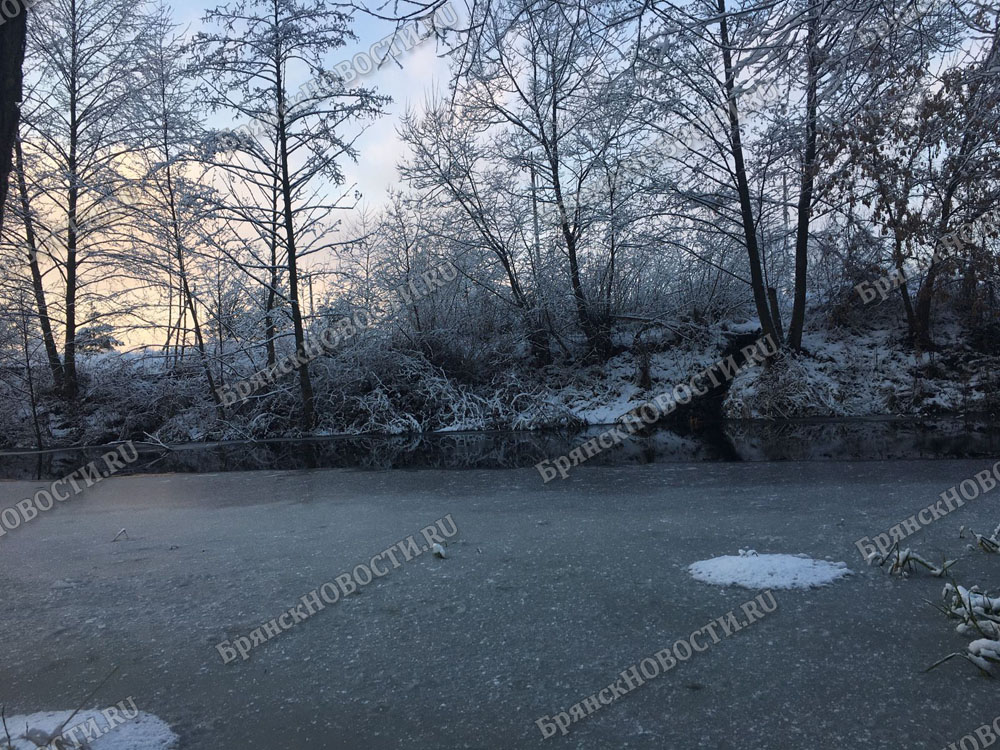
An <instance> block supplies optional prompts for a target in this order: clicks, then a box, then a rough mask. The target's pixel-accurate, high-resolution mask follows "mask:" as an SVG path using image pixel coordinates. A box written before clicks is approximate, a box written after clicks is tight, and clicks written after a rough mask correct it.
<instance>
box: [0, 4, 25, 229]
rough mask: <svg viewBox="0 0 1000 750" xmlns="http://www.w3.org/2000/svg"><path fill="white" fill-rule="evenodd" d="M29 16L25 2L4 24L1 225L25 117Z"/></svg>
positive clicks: (0, 37) (0, 41)
mask: <svg viewBox="0 0 1000 750" xmlns="http://www.w3.org/2000/svg"><path fill="white" fill-rule="evenodd" d="M27 17H28V11H27V9H26V8H25V7H24V5H23V3H22V4H21V5H20V12H19V13H18V14H17V15H16V16H15V17H14V18H11V19H9V20H8V21H7V22H6V23H4V24H2V25H0V229H2V228H3V211H4V206H6V204H7V185H8V179H9V178H10V172H11V163H12V162H11V160H12V154H13V150H14V140H15V138H16V137H17V124H18V121H19V120H20V117H21V109H20V106H19V105H20V102H21V81H22V74H21V67H22V65H23V63H24V42H25V37H26V35H27Z"/></svg>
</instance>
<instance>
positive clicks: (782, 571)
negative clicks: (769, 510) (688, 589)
mask: <svg viewBox="0 0 1000 750" xmlns="http://www.w3.org/2000/svg"><path fill="white" fill-rule="evenodd" d="M747 552H751V553H753V554H747ZM740 553H741V554H739V555H723V556H722V557H714V558H712V559H711V560H701V561H699V562H696V563H694V564H693V565H691V566H690V567H688V572H689V573H691V575H692V576H693V577H694V578H695V580H698V581H703V582H705V583H711V584H714V585H716V586H743V587H744V588H748V589H807V588H812V587H814V586H826V585H827V584H830V583H833V582H834V581H836V580H837V579H838V578H841V577H843V576H846V575H850V574H851V571H850V570H849V569H848V567H847V563H843V562H828V561H826V560H813V559H812V558H811V557H807V556H806V555H759V554H757V553H755V552H753V550H747V551H744V550H740Z"/></svg>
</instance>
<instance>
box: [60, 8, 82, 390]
mask: <svg viewBox="0 0 1000 750" xmlns="http://www.w3.org/2000/svg"><path fill="white" fill-rule="evenodd" d="M70 12H71V13H72V14H73V38H72V40H71V41H70V61H69V66H70V72H69V158H68V161H67V164H66V166H67V170H66V171H67V172H68V173H69V174H68V177H69V195H68V197H67V208H66V331H65V344H64V349H63V372H64V374H65V380H64V383H65V393H66V398H69V399H74V398H76V395H77V392H78V390H79V383H78V381H77V376H76V271H77V266H76V262H77V261H76V251H77V240H78V239H79V238H78V234H77V203H78V201H79V197H80V184H79V183H80V181H79V176H78V174H77V171H78V169H79V165H78V164H77V147H78V145H79V144H78V141H79V138H80V132H79V131H80V121H79V115H78V113H77V93H78V92H77V71H78V66H79V60H78V59H77V58H78V49H77V47H78V45H77V38H76V34H77V29H78V28H79V25H78V23H77V20H76V14H77V8H76V2H72V3H71V5H70Z"/></svg>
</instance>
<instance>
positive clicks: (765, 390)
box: [725, 352, 843, 419]
mask: <svg viewBox="0 0 1000 750" xmlns="http://www.w3.org/2000/svg"><path fill="white" fill-rule="evenodd" d="M725 411H726V414H727V415H729V416H730V417H735V418H742V419H791V418H795V417H811V416H831V415H838V416H839V415H842V414H843V407H842V405H841V397H840V393H839V386H838V385H837V383H836V382H835V381H834V380H832V379H831V378H830V377H829V376H827V375H826V374H824V373H823V372H822V371H821V370H820V369H819V368H818V367H817V365H816V362H815V360H813V359H811V358H810V357H808V356H805V355H797V354H794V353H787V352H786V353H785V354H784V355H783V356H781V357H779V358H776V359H774V360H772V361H771V362H770V363H769V364H767V365H763V366H757V367H751V368H748V369H746V370H744V371H743V372H741V373H740V374H739V375H738V376H737V377H736V378H735V380H734V381H733V384H732V387H731V388H730V391H729V396H728V398H727V399H726V404H725Z"/></svg>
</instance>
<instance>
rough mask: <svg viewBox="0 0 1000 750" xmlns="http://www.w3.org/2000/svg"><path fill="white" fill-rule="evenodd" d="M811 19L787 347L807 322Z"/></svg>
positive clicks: (812, 144) (813, 102)
mask: <svg viewBox="0 0 1000 750" xmlns="http://www.w3.org/2000/svg"><path fill="white" fill-rule="evenodd" d="M818 12H819V11H818V10H816V11H814V15H813V17H812V18H811V19H809V31H808V34H807V37H806V77H807V81H806V87H807V91H806V123H805V125H806V139H805V153H804V154H803V155H802V187H801V190H800V192H799V205H798V226H797V227H796V229H795V301H794V302H793V304H792V319H791V321H790V322H789V324H788V345H789V346H790V347H791V348H792V349H801V348H802V329H803V328H804V327H805V320H806V272H807V271H808V269H809V224H810V222H811V220H812V202H813V186H814V183H815V179H816V127H817V123H816V116H817V109H818V105H819V103H818V97H819V93H818V91H817V79H818V68H819V60H818V57H819V52H818V49H817V45H818V44H819V41H818V39H817V35H818V31H819V30H818V26H819V18H818V17H817V16H816V15H815V14H816V13H818Z"/></svg>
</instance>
